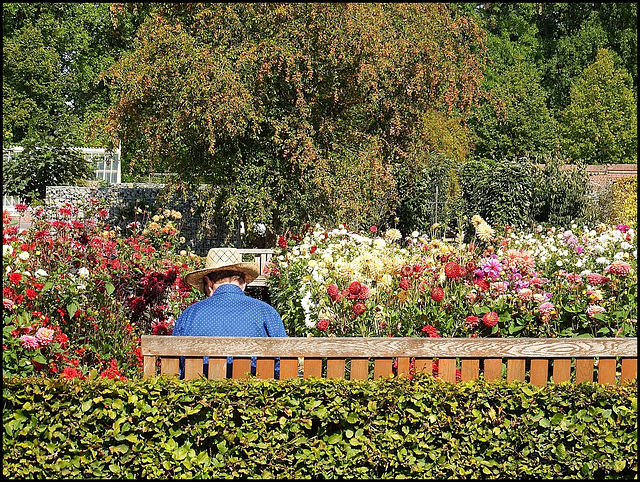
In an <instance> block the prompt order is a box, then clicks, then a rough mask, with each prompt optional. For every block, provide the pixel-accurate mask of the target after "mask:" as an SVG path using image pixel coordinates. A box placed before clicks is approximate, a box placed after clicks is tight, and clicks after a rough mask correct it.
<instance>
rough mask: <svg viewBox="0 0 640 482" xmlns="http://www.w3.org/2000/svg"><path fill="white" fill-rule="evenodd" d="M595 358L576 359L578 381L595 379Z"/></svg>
mask: <svg viewBox="0 0 640 482" xmlns="http://www.w3.org/2000/svg"><path fill="white" fill-rule="evenodd" d="M593 366H594V362H593V358H578V359H577V360H576V383H581V382H592V381H593Z"/></svg>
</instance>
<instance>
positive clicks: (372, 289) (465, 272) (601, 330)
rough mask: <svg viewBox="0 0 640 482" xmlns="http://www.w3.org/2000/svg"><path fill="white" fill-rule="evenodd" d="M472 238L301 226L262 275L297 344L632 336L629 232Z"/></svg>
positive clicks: (485, 232)
mask: <svg viewBox="0 0 640 482" xmlns="http://www.w3.org/2000/svg"><path fill="white" fill-rule="evenodd" d="M471 223H472V225H473V227H474V228H475V233H474V234H475V236H474V241H473V242H471V243H469V244H465V243H463V242H462V239H464V237H463V236H464V234H462V235H461V236H460V238H459V239H458V240H457V241H456V242H455V243H447V242H444V241H441V240H438V239H429V237H428V236H427V235H422V234H420V233H418V232H414V233H412V234H411V235H410V236H406V237H404V238H403V237H402V234H401V233H400V232H399V231H398V230H397V229H389V230H387V231H386V232H384V233H380V232H378V229H377V228H376V227H372V228H371V230H370V232H369V233H358V232H351V231H349V230H348V229H347V228H346V227H344V226H340V227H339V228H337V229H333V230H326V229H323V228H322V227H321V226H315V227H311V226H309V225H307V226H305V228H304V230H303V232H302V233H299V234H297V235H293V236H289V237H284V236H282V237H280V239H279V241H278V247H277V248H276V249H275V254H274V257H273V259H272V262H271V263H270V265H269V266H267V268H266V273H265V274H267V275H269V277H268V280H269V288H270V293H271V298H272V300H274V305H275V307H276V309H277V310H278V311H279V312H280V313H281V315H282V318H283V321H284V322H285V326H286V328H287V332H288V333H289V334H290V335H292V336H308V335H313V336H428V337H438V336H448V337H477V336H526V337H553V336H581V335H583V336H635V335H636V320H637V307H636V297H637V243H636V237H635V230H634V229H632V228H630V227H629V226H626V225H619V226H617V227H615V226H604V225H601V226H598V227H597V228H595V229H590V228H588V227H583V228H578V226H576V225H572V226H571V229H567V230H564V229H556V228H543V227H541V226H538V227H536V228H535V229H534V230H532V231H531V232H524V231H518V232H517V231H515V230H514V229H512V228H510V227H509V226H506V227H505V228H504V229H501V230H500V232H499V233H498V230H497V229H494V228H493V227H491V226H490V225H489V224H488V223H487V222H486V221H485V220H483V219H482V218H481V217H480V216H474V217H473V218H472V219H471Z"/></svg>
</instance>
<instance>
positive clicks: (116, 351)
mask: <svg viewBox="0 0 640 482" xmlns="http://www.w3.org/2000/svg"><path fill="white" fill-rule="evenodd" d="M16 207H17V209H18V210H19V212H20V213H21V214H25V213H26V212H27V211H28V212H29V214H30V215H31V217H32V220H33V224H32V226H31V227H30V228H29V229H25V230H21V229H18V226H17V225H16V224H15V222H14V223H13V224H12V221H11V218H10V217H9V216H8V214H7V213H6V212H5V213H3V375H4V376H14V375H18V376H24V375H29V374H32V373H34V372H37V373H40V374H43V375H49V376H58V375H62V376H63V377H65V378H75V377H78V378H85V377H87V376H89V375H90V374H91V373H92V372H95V374H94V375H95V376H103V377H108V378H130V377H138V376H140V375H141V365H142V361H141V357H140V341H139V340H140V335H142V334H170V333H171V331H172V327H173V322H174V320H175V318H176V317H177V316H178V315H179V314H180V313H181V312H182V310H183V309H184V308H186V307H187V306H188V305H189V304H191V303H192V302H194V301H195V300H197V299H199V298H200V296H199V294H198V293H197V292H195V290H191V288H190V287H189V286H188V285H186V284H185V283H184V282H183V279H182V275H183V274H186V273H187V272H189V271H192V270H193V269H198V268H200V267H202V258H200V257H197V256H192V255H191V253H188V252H186V251H180V250H179V248H178V246H179V245H180V242H179V239H180V238H179V237H180V233H179V231H180V221H181V215H180V213H178V212H176V211H170V210H165V211H163V212H157V213H147V212H144V211H142V210H139V212H138V217H137V218H136V219H135V220H134V221H133V222H131V223H130V224H128V225H126V226H123V227H122V228H119V227H117V226H115V227H114V226H113V225H109V224H108V220H107V219H106V217H107V211H106V209H104V207H103V206H101V205H100V202H99V201H96V200H92V201H91V202H90V203H89V204H88V205H87V206H72V205H64V206H59V207H55V208H53V207H51V206H38V207H33V208H32V207H27V206H24V205H23V206H16ZM473 221H474V223H475V226H476V233H475V234H476V238H475V240H474V242H471V243H463V242H461V241H457V242H455V243H447V242H443V241H442V240H438V239H430V238H429V237H428V236H427V235H423V234H420V233H412V234H411V235H410V236H406V237H403V236H402V234H401V233H400V232H399V231H398V230H396V229H389V230H387V231H386V232H384V233H379V232H378V230H377V229H375V228H372V230H371V232H369V233H356V232H351V231H349V230H348V229H346V228H344V227H339V228H337V229H333V230H325V229H323V228H322V227H320V226H316V227H314V228H311V227H310V226H308V227H307V229H305V231H304V232H303V233H300V234H298V235H296V236H289V237H287V238H285V237H284V236H283V237H281V238H280V240H279V243H278V244H279V245H278V247H277V248H275V255H274V257H273V260H272V263H271V264H270V266H268V269H267V270H268V273H267V274H269V275H270V276H269V278H268V283H269V292H270V298H271V300H272V303H273V305H274V306H275V307H276V309H277V310H278V311H279V312H280V313H281V315H282V317H283V320H284V322H285V326H286V328H287V332H288V334H289V335H290V336H307V335H312V336H330V335H337V336H435V337H437V336H450V337H451V336H456V337H460V336H462V337H467V336H470V337H474V336H636V333H637V331H636V319H637V307H636V296H637V241H636V237H635V230H634V229H632V228H629V227H628V226H617V227H613V226H599V227H597V228H595V229H588V228H580V229H578V227H577V226H572V227H571V229H570V230H562V229H555V228H542V227H539V228H537V229H536V230H534V231H532V232H530V233H526V232H518V231H515V230H513V229H509V228H507V229H504V230H503V232H501V233H499V234H498V233H496V232H495V231H496V230H494V228H492V227H491V226H489V225H488V224H487V223H486V222H484V221H483V220H482V219H480V218H478V217H476V218H474V220H473Z"/></svg>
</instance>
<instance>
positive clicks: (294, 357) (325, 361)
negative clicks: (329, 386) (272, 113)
mask: <svg viewBox="0 0 640 482" xmlns="http://www.w3.org/2000/svg"><path fill="white" fill-rule="evenodd" d="M637 346H638V345H637V338H335V337H328V338H303V337H298V338H293V337H289V338H244V337H202V336H152V335H143V336H142V355H143V356H144V377H145V378H147V377H152V376H157V375H159V374H173V375H177V374H178V362H179V357H180V356H184V357H185V379H187V380H189V379H193V378H197V377H200V376H203V375H202V373H203V360H202V357H203V356H209V357H210V359H209V373H208V378H210V379H217V378H226V375H227V357H228V356H233V357H234V360H233V375H232V377H233V378H243V377H248V376H251V375H250V374H249V372H250V370H251V358H250V357H256V358H257V363H256V365H257V370H256V377H257V378H273V376H274V357H279V358H280V379H287V378H296V377H304V378H308V377H323V376H325V377H327V378H346V377H347V374H348V378H349V379H351V380H354V379H365V380H366V379H370V378H377V377H381V376H389V375H391V374H392V373H396V374H397V375H399V374H408V373H409V370H410V365H411V364H412V363H413V364H414V366H415V370H416V371H427V372H431V369H432V364H433V362H434V360H436V359H437V360H438V376H439V377H440V378H441V379H443V380H445V381H449V382H455V381H456V370H457V369H459V370H460V372H461V380H462V381H465V380H472V379H477V378H484V379H485V380H500V379H506V380H507V381H512V380H521V381H527V382H529V383H532V384H534V385H545V384H547V383H548V382H550V381H552V382H556V383H558V382H564V381H571V382H573V383H580V382H583V381H591V382H592V381H594V379H595V380H596V381H597V382H598V383H601V384H605V383H608V384H616V383H620V382H623V381H626V380H632V379H634V378H636V376H637ZM394 365H395V368H394Z"/></svg>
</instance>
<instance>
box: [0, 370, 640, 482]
mask: <svg viewBox="0 0 640 482" xmlns="http://www.w3.org/2000/svg"><path fill="white" fill-rule="evenodd" d="M3 389H4V390H3V411H2V413H3V476H5V477H12V478H22V477H28V478H43V477H46V478H64V479H69V478H122V479H128V478H150V479H163V478H168V479H175V478H241V477H248V478H289V479H306V478H318V477H320V478H327V479H334V478H351V477H358V478H370V479H378V478H387V477H396V478H404V477H409V478H415V477H416V476H418V477H420V478H426V479H451V478H473V479H479V478H522V477H532V478H553V479H555V478H586V477H594V478H614V477H615V478H623V479H626V478H633V476H634V474H635V473H636V471H637V423H636V422H637V382H632V383H628V384H625V385H621V386H601V385H597V384H593V383H582V384H580V385H570V384H566V383H562V384H557V385H547V386H544V387H535V386H532V385H529V384H525V383H522V382H512V383H507V382H484V381H473V382H465V383H458V384H450V383H446V382H442V381H439V380H436V379H434V378H433V377H432V376H430V375H416V376H415V377H414V378H413V379H408V378H407V377H398V378H381V379H378V380H375V381H346V380H322V379H307V380H304V379H293V380H287V381H273V380H271V381H265V380H251V379H249V380H220V381H207V380H197V381H192V382H181V381H178V380H175V379H169V378H164V377H159V378H154V379H148V380H138V381H130V382H121V381H108V380H104V379H103V380H85V381H83V382H78V381H74V382H64V381H61V380H38V379H33V378H31V379H29V378H25V379H12V380H9V379H5V380H4V387H3Z"/></svg>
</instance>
